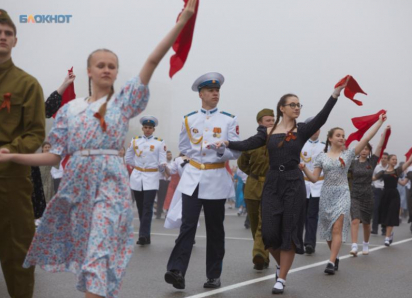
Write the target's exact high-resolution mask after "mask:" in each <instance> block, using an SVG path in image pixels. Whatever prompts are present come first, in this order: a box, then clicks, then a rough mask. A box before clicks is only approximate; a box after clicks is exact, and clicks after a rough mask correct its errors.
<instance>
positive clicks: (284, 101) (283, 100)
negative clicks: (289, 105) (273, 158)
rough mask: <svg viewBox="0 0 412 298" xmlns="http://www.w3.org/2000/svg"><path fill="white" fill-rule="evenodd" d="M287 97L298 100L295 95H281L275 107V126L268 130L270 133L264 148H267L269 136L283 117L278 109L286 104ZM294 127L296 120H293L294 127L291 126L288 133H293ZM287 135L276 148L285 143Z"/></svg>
mask: <svg viewBox="0 0 412 298" xmlns="http://www.w3.org/2000/svg"><path fill="white" fill-rule="evenodd" d="M289 97H296V98H298V97H297V96H296V95H295V94H292V93H288V94H285V95H283V96H282V97H281V98H280V99H279V102H278V105H277V107H276V121H275V124H274V125H273V127H272V129H271V130H270V133H269V135H268V137H267V140H266V146H267V144H268V143H269V139H270V136H271V135H272V134H273V132H274V131H275V129H276V126H277V125H278V124H279V122H280V117H283V113H282V111H281V110H280V107H281V106H284V105H285V104H286V102H287V101H288V98H289ZM296 126H297V125H296V120H295V125H294V126H293V128H292V129H291V130H290V131H289V132H288V133H290V132H293V131H294V130H295V128H296ZM288 133H287V134H286V135H285V137H284V138H283V140H282V141H281V142H280V143H279V145H278V148H280V147H282V146H283V143H284V142H285V139H286V137H287V136H288Z"/></svg>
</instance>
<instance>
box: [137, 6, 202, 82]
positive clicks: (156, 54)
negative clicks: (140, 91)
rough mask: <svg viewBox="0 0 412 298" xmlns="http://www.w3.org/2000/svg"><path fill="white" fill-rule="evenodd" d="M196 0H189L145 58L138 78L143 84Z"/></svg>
mask: <svg viewBox="0 0 412 298" xmlns="http://www.w3.org/2000/svg"><path fill="white" fill-rule="evenodd" d="M196 2H197V0H189V2H188V3H187V5H186V8H185V9H184V11H183V12H182V14H181V15H180V18H179V20H178V21H177V23H176V25H175V26H174V27H173V29H172V30H171V31H170V32H169V33H168V34H167V35H166V37H165V38H163V40H162V41H161V42H160V43H159V45H158V46H157V47H156V48H155V50H154V51H153V52H152V53H151V54H150V56H149V58H148V59H147V60H146V62H145V64H144V65H143V68H142V70H141V71H140V80H141V82H142V83H143V84H144V85H148V84H149V81H150V78H151V77H152V75H153V72H154V71H155V69H156V67H157V65H158V64H159V63H160V61H161V60H162V59H163V57H164V56H165V55H166V53H167V52H168V51H169V49H170V48H171V47H172V45H173V43H174V42H175V41H176V39H177V37H178V36H179V34H180V32H181V31H182V29H183V28H184V27H185V25H186V23H187V22H188V21H189V20H190V18H191V17H192V16H193V14H194V13H195V7H196Z"/></svg>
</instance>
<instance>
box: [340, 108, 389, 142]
mask: <svg viewBox="0 0 412 298" xmlns="http://www.w3.org/2000/svg"><path fill="white" fill-rule="evenodd" d="M381 114H386V111H385V110H380V111H379V112H378V113H376V114H373V115H368V116H363V117H356V118H352V123H353V125H354V126H355V127H356V128H357V129H358V131H356V132H354V133H351V134H350V135H349V137H348V139H347V140H346V143H345V146H346V148H348V147H349V145H350V143H352V142H353V141H355V140H357V141H360V140H361V139H362V137H363V135H364V134H365V132H367V131H368V129H369V128H371V126H372V125H374V124H375V123H376V122H377V121H378V120H379V116H380V115H381Z"/></svg>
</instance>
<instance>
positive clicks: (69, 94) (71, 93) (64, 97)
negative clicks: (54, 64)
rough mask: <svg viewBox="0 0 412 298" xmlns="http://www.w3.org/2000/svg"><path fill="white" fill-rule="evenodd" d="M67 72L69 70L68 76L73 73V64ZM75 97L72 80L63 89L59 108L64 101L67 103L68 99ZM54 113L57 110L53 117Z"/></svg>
mask: <svg viewBox="0 0 412 298" xmlns="http://www.w3.org/2000/svg"><path fill="white" fill-rule="evenodd" d="M68 72H69V76H70V75H71V74H73V66H72V68H70V69H69V70H68ZM75 98H76V93H75V92H74V83H73V82H72V83H71V84H70V85H69V86H68V87H67V88H66V90H64V93H63V95H62V102H61V104H60V108H61V107H62V106H64V105H65V104H66V103H68V102H69V101H72V100H73V99H75ZM56 114H57V112H56V113H55V114H54V115H53V118H56Z"/></svg>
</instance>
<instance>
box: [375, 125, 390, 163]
mask: <svg viewBox="0 0 412 298" xmlns="http://www.w3.org/2000/svg"><path fill="white" fill-rule="evenodd" d="M391 132H392V131H391V129H390V128H388V129H386V130H385V140H384V141H383V145H382V150H381V154H379V159H378V163H379V161H380V160H381V158H382V155H383V152H385V149H386V146H387V145H388V140H389V137H390V136H391Z"/></svg>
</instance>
